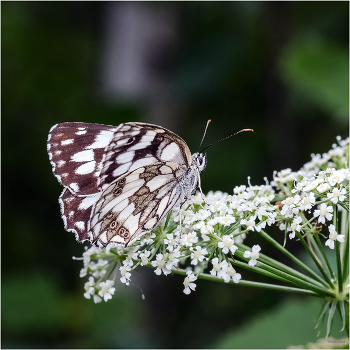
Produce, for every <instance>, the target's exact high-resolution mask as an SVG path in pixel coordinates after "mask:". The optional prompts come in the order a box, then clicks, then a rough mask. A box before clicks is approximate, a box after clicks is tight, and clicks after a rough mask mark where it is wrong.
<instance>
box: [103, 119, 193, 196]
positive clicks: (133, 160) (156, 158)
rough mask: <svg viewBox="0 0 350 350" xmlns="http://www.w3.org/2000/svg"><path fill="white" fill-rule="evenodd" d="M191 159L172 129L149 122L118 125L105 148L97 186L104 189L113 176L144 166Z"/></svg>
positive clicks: (181, 140)
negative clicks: (99, 183) (99, 184)
mask: <svg viewBox="0 0 350 350" xmlns="http://www.w3.org/2000/svg"><path fill="white" fill-rule="evenodd" d="M191 160H192V156H191V152H190V150H189V148H188V146H187V144H186V142H185V141H184V140H183V139H182V138H181V137H179V136H177V135H176V134H174V133H173V132H171V131H169V130H167V129H165V128H163V127H161V126H157V125H153V124H146V123H125V124H121V125H120V128H118V131H117V132H116V133H115V134H114V136H113V139H112V141H111V142H110V144H109V145H108V147H107V148H106V159H105V161H104V163H103V166H102V171H101V189H102V190H104V189H106V188H107V187H108V186H109V185H110V184H111V183H112V182H113V181H114V180H115V179H116V178H119V177H121V176H123V175H125V174H127V173H129V172H131V171H133V170H135V169H137V168H140V167H142V166H145V165H149V164H154V163H157V162H174V163H178V164H180V165H184V166H186V167H189V165H190V164H191Z"/></svg>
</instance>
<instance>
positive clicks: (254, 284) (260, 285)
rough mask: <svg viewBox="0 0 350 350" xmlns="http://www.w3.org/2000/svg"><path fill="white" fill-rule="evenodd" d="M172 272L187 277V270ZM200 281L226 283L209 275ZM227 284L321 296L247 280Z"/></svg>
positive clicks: (310, 292) (298, 289) (200, 277)
mask: <svg viewBox="0 0 350 350" xmlns="http://www.w3.org/2000/svg"><path fill="white" fill-rule="evenodd" d="M172 272H173V273H175V274H178V275H183V276H186V271H185V270H180V269H179V270H172ZM198 279H203V280H207V281H214V282H220V283H225V281H224V280H223V279H221V278H218V277H216V276H212V275H210V274H208V273H202V274H200V275H199V276H198ZM227 284H234V285H236V286H247V287H256V288H263V289H270V290H278V291H283V292H291V293H300V294H307V295H311V296H315V297H319V295H318V294H317V293H315V292H312V291H310V290H308V289H300V288H294V287H288V286H279V285H277V284H269V283H260V282H253V281H245V280H240V281H239V283H234V282H233V281H230V282H228V283H227Z"/></svg>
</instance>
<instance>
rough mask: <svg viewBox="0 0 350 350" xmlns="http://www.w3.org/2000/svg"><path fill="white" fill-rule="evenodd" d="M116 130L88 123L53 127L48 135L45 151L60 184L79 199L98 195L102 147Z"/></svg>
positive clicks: (103, 147)
mask: <svg viewBox="0 0 350 350" xmlns="http://www.w3.org/2000/svg"><path fill="white" fill-rule="evenodd" d="M117 129H118V127H115V126H110V125H102V124H90V123H61V124H56V125H54V126H53V127H52V128H51V130H50V132H49V137H48V140H47V151H48V154H49V158H50V162H51V165H52V171H53V173H54V175H55V176H56V178H57V179H58V181H59V182H60V184H62V185H63V186H64V187H66V188H68V189H69V190H70V191H71V192H72V193H75V194H76V195H78V196H81V195H83V196H84V195H90V194H94V193H97V192H99V191H100V189H99V184H100V172H101V169H102V163H103V161H104V157H105V148H106V147H107V146H108V145H109V144H110V142H111V140H112V138H113V136H114V133H115V131H116V130H117Z"/></svg>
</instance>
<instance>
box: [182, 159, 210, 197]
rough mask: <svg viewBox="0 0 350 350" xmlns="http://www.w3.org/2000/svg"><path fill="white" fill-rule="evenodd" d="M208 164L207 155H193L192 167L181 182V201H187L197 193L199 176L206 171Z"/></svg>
mask: <svg viewBox="0 0 350 350" xmlns="http://www.w3.org/2000/svg"><path fill="white" fill-rule="evenodd" d="M206 164H207V158H206V155H203V154H202V153H194V154H193V155H192V162H191V165H190V167H189V168H188V169H187V171H186V172H185V173H184V174H183V176H182V178H181V180H180V181H179V182H180V188H181V197H180V198H181V199H180V201H185V200H186V199H187V198H189V197H190V195H191V194H192V193H193V192H194V191H195V189H196V187H197V183H198V180H199V176H200V175H199V174H200V173H201V172H202V171H203V170H204V169H205V167H206Z"/></svg>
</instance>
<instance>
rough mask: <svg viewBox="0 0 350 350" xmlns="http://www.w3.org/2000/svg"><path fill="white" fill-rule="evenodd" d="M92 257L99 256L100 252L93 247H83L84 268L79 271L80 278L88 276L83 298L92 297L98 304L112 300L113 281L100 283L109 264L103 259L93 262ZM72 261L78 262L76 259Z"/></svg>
mask: <svg viewBox="0 0 350 350" xmlns="http://www.w3.org/2000/svg"><path fill="white" fill-rule="evenodd" d="M94 255H95V256H96V257H98V256H99V255H101V250H100V249H98V248H95V247H91V248H90V249H87V247H85V252H84V253H83V261H84V267H83V268H82V269H81V270H80V277H85V276H87V275H90V277H89V280H88V282H86V283H85V285H84V288H85V293H84V297H85V298H86V299H91V297H92V298H93V300H94V302H95V303H100V302H101V301H102V299H103V300H104V301H107V300H109V299H112V295H113V294H114V292H115V288H114V287H113V285H114V281H113V280H106V281H105V282H100V280H101V279H103V278H104V277H105V275H106V268H107V267H108V265H109V264H110V262H109V261H108V260H104V259H98V260H97V262H94V261H93V259H92V257H93V256H94ZM74 259H75V260H79V259H78V258H74ZM96 280H97V281H96Z"/></svg>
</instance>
